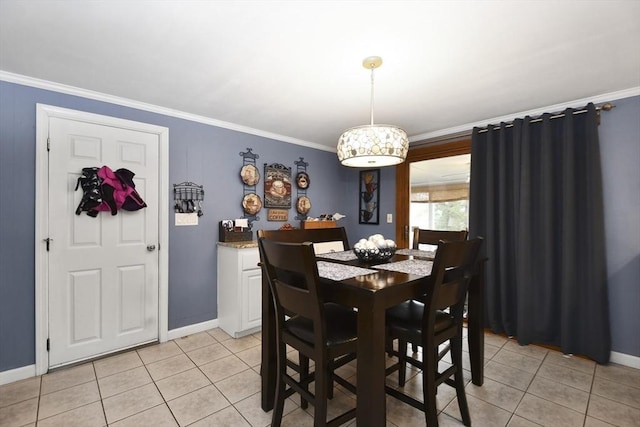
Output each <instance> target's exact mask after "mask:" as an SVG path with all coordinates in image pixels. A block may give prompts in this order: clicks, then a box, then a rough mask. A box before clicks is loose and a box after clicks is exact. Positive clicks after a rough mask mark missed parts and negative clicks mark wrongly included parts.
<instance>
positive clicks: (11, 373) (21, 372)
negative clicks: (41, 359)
mask: <svg viewBox="0 0 640 427" xmlns="http://www.w3.org/2000/svg"><path fill="white" fill-rule="evenodd" d="M35 376H36V365H29V366H23V367H21V368H16V369H10V370H8V371H2V372H0V385H3V384H9V383H12V382H16V381H20V380H24V379H27V378H32V377H35Z"/></svg>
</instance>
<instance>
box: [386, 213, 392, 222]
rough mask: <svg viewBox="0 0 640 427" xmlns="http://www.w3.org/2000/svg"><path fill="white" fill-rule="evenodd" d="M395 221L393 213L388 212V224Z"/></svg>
mask: <svg viewBox="0 0 640 427" xmlns="http://www.w3.org/2000/svg"><path fill="white" fill-rule="evenodd" d="M392 222H393V214H387V224H391V223H392Z"/></svg>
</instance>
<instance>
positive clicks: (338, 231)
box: [258, 227, 350, 250]
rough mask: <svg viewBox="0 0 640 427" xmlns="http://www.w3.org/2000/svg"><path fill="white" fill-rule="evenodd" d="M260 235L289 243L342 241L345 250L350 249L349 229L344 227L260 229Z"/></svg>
mask: <svg viewBox="0 0 640 427" xmlns="http://www.w3.org/2000/svg"><path fill="white" fill-rule="evenodd" d="M260 237H264V238H265V239H268V240H275V241H277V242H287V243H303V242H312V243H324V242H342V246H343V250H348V249H350V246H349V239H348V238H347V231H346V230H345V228H344V227H335V228H311V229H296V230H258V238H260Z"/></svg>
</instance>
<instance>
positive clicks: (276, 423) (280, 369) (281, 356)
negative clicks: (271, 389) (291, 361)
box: [271, 345, 287, 427]
mask: <svg viewBox="0 0 640 427" xmlns="http://www.w3.org/2000/svg"><path fill="white" fill-rule="evenodd" d="M277 357H278V363H277V367H276V369H277V374H276V375H277V376H276V395H275V402H274V405H273V414H272V418H271V426H272V427H280V424H281V423H282V413H283V412H284V396H285V387H286V384H285V382H284V375H285V374H286V372H287V360H286V357H287V356H286V348H285V346H284V345H282V346H280V348H279V349H278V356H277Z"/></svg>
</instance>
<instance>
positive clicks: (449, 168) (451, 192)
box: [409, 154, 471, 244]
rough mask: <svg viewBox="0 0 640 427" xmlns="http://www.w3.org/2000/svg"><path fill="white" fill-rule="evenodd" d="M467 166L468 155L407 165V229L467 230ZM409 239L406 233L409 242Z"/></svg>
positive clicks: (468, 172)
mask: <svg viewBox="0 0 640 427" xmlns="http://www.w3.org/2000/svg"><path fill="white" fill-rule="evenodd" d="M470 165H471V155H470V154H464V155H459V156H450V157H443V158H438V159H431V160H423V161H419V162H413V163H411V166H410V187H411V191H410V206H409V224H410V228H411V229H413V228H415V227H419V228H426V229H431V230H452V231H456V230H466V229H468V227H469V174H470ZM412 238H413V233H410V235H409V239H410V240H411V239H412ZM411 243H412V242H411V241H410V242H409V244H411Z"/></svg>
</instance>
